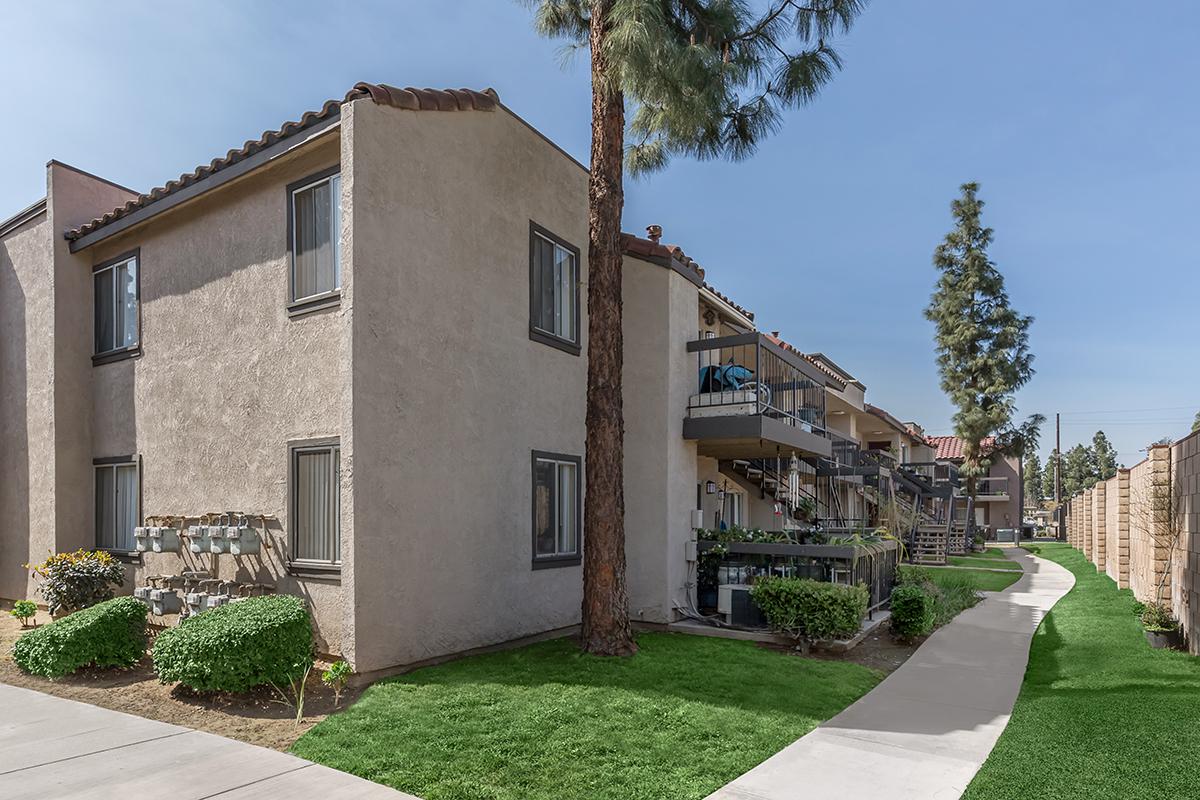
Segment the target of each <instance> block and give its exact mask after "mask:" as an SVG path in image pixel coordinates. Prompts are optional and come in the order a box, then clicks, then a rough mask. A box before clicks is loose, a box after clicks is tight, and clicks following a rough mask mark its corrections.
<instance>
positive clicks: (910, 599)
mask: <svg viewBox="0 0 1200 800" xmlns="http://www.w3.org/2000/svg"><path fill="white" fill-rule="evenodd" d="M934 603H935V601H934V598H933V596H932V595H930V594H929V593H928V592H927V591H926V590H925V589H924V588H923V587H921V586H916V585H914V584H907V585H904V586H897V587H896V588H895V589H893V590H892V602H891V605H892V619H891V622H890V624H891V626H892V633H893V634H895V635H896V636H898V637H900V638H901V639H911V638H913V637H914V636H924V635H925V634H927V633H929V632H930V631H931V630H933V624H934V621H935V619H936V615H935V611H934Z"/></svg>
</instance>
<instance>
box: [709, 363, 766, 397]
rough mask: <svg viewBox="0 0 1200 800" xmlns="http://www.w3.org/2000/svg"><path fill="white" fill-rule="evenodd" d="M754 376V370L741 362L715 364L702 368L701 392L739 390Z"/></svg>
mask: <svg viewBox="0 0 1200 800" xmlns="http://www.w3.org/2000/svg"><path fill="white" fill-rule="evenodd" d="M753 377H754V371H753V370H750V369H747V368H746V367H743V366H742V365H741V364H726V365H724V366H721V365H719V364H714V365H711V366H707V367H701V368H700V391H701V392H728V391H737V390H738V389H741V388H742V384H744V383H745V382H746V381H748V380H750V379H751V378H753Z"/></svg>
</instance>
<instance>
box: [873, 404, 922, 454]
mask: <svg viewBox="0 0 1200 800" xmlns="http://www.w3.org/2000/svg"><path fill="white" fill-rule="evenodd" d="M863 407H864V408H865V409H866V410H867V413H868V414H873V415H875V416H876V417H879V418H880V419H881V420H883V421H884V422H886V423H887V424H889V425H891V426H892V427H893V428H896V429H897V430H900V431H903V432H904V433H907V434H908V435H909V436H911V437H913V438H914V439H916V440H917V441H921V442H927V443H929V446H930V447H937V445H935V444H933V443H932V442H929V438H930V437H927V436H925V435H924V434H922V433H921V432H920V431H919V430H917V429H916V428H915V427H913V425H914V423H909V422H901V421H900V420H899V419H897V418H896V417H895V416H893V415H892V414H890V413H889V412H887V411H885V410H884V409H882V408H880V407H879V406H873V405H871V404H870V403H865V404H864V406H863Z"/></svg>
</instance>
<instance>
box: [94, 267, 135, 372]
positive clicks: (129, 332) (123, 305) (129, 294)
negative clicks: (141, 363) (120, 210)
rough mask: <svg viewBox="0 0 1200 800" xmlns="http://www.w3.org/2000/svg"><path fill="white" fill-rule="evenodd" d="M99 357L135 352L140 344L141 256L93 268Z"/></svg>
mask: <svg viewBox="0 0 1200 800" xmlns="http://www.w3.org/2000/svg"><path fill="white" fill-rule="evenodd" d="M92 283H93V288H94V293H93V304H94V312H95V313H94V318H95V354H96V355H97V356H108V355H120V354H125V353H130V352H133V351H135V350H136V349H137V347H138V344H139V342H140V339H141V336H140V324H139V320H138V310H139V302H140V300H141V281H140V280H139V279H138V253H137V251H134V252H132V253H126V254H125V255H123V256H119V257H118V258H114V259H111V260H109V261H105V262H104V263H102V264H97V265H96V266H95V267H93V268H92Z"/></svg>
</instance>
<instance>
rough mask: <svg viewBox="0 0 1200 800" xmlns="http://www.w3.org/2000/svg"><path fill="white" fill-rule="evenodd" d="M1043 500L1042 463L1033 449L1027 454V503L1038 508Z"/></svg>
mask: <svg viewBox="0 0 1200 800" xmlns="http://www.w3.org/2000/svg"><path fill="white" fill-rule="evenodd" d="M1041 502H1042V465H1041V463H1040V462H1039V461H1038V456H1037V453H1035V452H1033V451H1032V450H1031V451H1030V452H1029V453H1027V454H1026V456H1025V505H1026V506H1028V507H1030V508H1036V507H1038V506H1039V505H1041Z"/></svg>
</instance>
